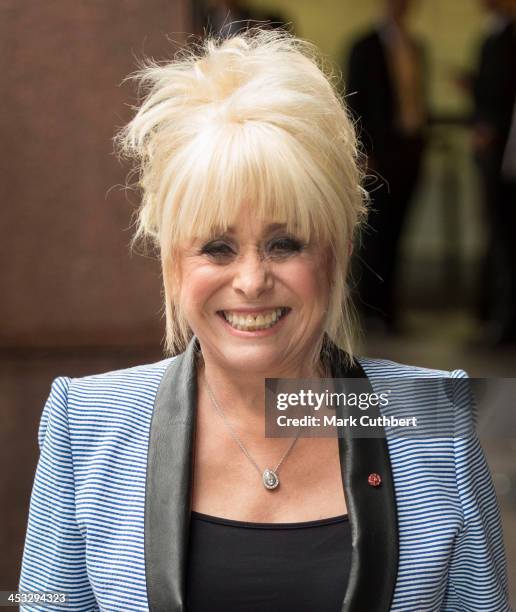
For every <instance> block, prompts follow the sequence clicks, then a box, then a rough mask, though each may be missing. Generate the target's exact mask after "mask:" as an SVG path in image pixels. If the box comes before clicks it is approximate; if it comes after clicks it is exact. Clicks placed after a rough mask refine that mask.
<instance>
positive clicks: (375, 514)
mask: <svg viewBox="0 0 516 612" xmlns="http://www.w3.org/2000/svg"><path fill="white" fill-rule="evenodd" d="M344 357H345V353H344V352H343V351H341V350H340V349H339V348H338V347H337V346H336V345H334V344H333V343H332V344H331V348H330V361H331V371H332V376H333V378H354V379H359V380H357V381H354V383H353V391H354V392H358V393H373V388H372V386H371V383H370V381H369V379H368V377H367V375H366V373H365V372H364V370H363V369H362V367H361V366H360V364H359V363H358V362H357V361H355V365H354V366H352V367H346V366H345V365H344ZM337 410H338V416H345V414H344V410H343V409H342V407H339V408H338V409H337ZM367 414H368V416H369V417H371V418H374V417H377V416H380V412H379V410H378V407H377V406H370V407H369V408H368V410H367ZM377 431H378V430H377ZM384 433H385V432H384ZM339 455H340V466H341V473H342V480H343V485H344V494H345V498H346V505H347V507H348V514H349V522H350V525H351V533H352V546H353V551H352V557H351V569H350V573H349V578H348V586H347V590H346V595H345V598H344V602H343V605H342V612H362V611H363V610H367V612H388V610H390V607H391V601H392V597H393V594H394V588H395V586H396V578H397V574H398V556H399V549H398V519H397V510H396V498H395V495H394V480H393V475H392V470H391V463H390V458H389V449H388V446H387V439H386V437H385V435H383V436H382V437H376V438H358V437H353V436H352V435H351V428H349V427H345V428H342V429H341V430H340V431H339ZM371 474H377V475H379V476H380V479H381V482H380V484H379V486H373V485H372V484H370V483H369V476H370V475H371Z"/></svg>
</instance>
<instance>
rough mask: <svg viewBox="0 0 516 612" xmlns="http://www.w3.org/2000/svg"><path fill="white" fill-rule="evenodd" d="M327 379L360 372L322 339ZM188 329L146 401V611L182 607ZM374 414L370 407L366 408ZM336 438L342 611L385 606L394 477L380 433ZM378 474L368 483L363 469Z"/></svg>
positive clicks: (188, 469)
mask: <svg viewBox="0 0 516 612" xmlns="http://www.w3.org/2000/svg"><path fill="white" fill-rule="evenodd" d="M329 347H330V348H329V353H328V356H329V359H330V365H331V372H332V376H333V377H334V378H358V379H361V382H360V385H361V387H362V391H364V392H369V393H371V392H372V387H371V385H370V382H369V380H368V378H367V376H366V374H365V372H364V371H363V369H362V367H361V366H360V365H359V364H358V363H356V365H355V366H353V367H352V368H347V367H345V365H344V361H343V357H344V356H345V354H344V353H343V351H341V350H340V349H339V348H338V347H336V346H335V345H334V344H333V343H330V344H329ZM198 349H199V344H198V340H197V338H196V337H195V336H194V337H193V338H192V340H191V341H190V343H189V345H188V347H187V349H186V351H185V352H184V353H182V354H181V355H178V356H177V357H176V358H175V359H174V360H173V361H172V362H171V363H170V365H169V367H168V368H167V370H166V371H165V374H164V376H163V379H162V381H161V384H160V387H159V389H158V392H157V395H156V400H155V403H154V411H153V415H152V422H151V428H150V434H149V449H148V461H147V481H146V492H145V566H146V579H147V595H148V602H149V610H150V611H151V612H185V611H186V594H185V584H186V567H187V551H188V533H189V528H190V512H191V505H192V490H193V486H192V485H193V468H194V466H193V457H194V455H193V450H194V440H195V423H196V407H197V381H196V367H195V354H196V352H197V350H198ZM368 414H369V416H371V417H374V416H378V415H379V411H378V408H376V407H371V408H370V409H369V410H368ZM340 436H341V437H339V454H340V463H341V472H342V479H343V485H344V491H345V496H346V503H347V507H348V512H349V520H350V524H351V530H352V538H353V553H352V561H351V570H350V575H349V580H348V587H347V591H346V595H345V598H344V602H343V605H342V612H362V611H363V610H367V611H368V612H387V611H388V610H389V609H390V604H391V600H392V596H393V593H394V587H395V583H396V577H397V570H398V524H397V512H396V500H395V496H394V484H393V477H392V472H391V465H390V460H389V452H388V447H387V441H386V439H385V438H353V437H352V436H351V435H350V429H349V428H344V429H343V430H342V431H341V432H340ZM372 473H375V474H378V475H380V477H381V484H380V486H378V487H373V486H371V485H370V484H369V482H368V477H369V475H370V474H372Z"/></svg>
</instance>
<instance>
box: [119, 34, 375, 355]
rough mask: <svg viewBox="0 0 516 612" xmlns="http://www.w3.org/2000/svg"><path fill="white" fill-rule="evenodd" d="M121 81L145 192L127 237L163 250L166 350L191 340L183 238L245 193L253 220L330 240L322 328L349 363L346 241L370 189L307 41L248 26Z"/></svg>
mask: <svg viewBox="0 0 516 612" xmlns="http://www.w3.org/2000/svg"><path fill="white" fill-rule="evenodd" d="M325 72H326V74H325ZM128 78H131V79H136V80H137V82H138V84H139V86H140V93H143V94H144V99H143V101H142V103H141V105H140V106H139V107H138V108H137V109H136V111H137V112H136V114H135V116H134V118H133V119H132V120H131V121H130V122H129V123H128V124H127V125H126V126H125V127H124V128H123V129H122V130H121V131H120V132H119V134H118V135H117V136H116V142H117V144H118V145H119V150H120V152H121V153H122V154H123V155H126V156H128V157H130V158H132V159H133V160H135V162H136V171H137V172H138V174H139V186H140V188H141V190H142V202H141V206H140V208H139V210H138V216H137V230H136V233H135V235H134V240H133V245H134V243H136V242H138V241H140V239H143V240H144V241H145V240H150V241H151V243H152V244H153V245H154V246H155V247H156V248H157V249H158V250H159V253H160V257H161V263H162V273H163V284H164V290H165V314H166V342H165V344H166V346H165V349H166V351H167V353H168V354H176V353H178V352H182V351H183V350H184V349H185V348H186V345H187V344H188V342H189V340H190V339H191V337H192V331H191V329H190V328H189V326H188V323H187V321H186V320H185V318H184V317H183V316H182V314H181V312H180V309H179V305H178V304H177V303H176V300H175V299H174V297H175V296H174V290H173V289H172V283H171V279H172V278H177V259H178V258H177V254H178V251H179V249H180V248H181V245H182V244H183V243H184V241H187V240H189V239H191V238H192V237H194V236H196V237H199V236H206V237H208V236H210V235H211V234H212V232H213V229H214V228H215V227H216V228H217V229H218V230H220V229H221V228H222V229H226V228H227V227H228V226H229V225H231V224H232V222H233V220H234V219H235V217H236V215H237V214H238V211H239V208H240V206H241V204H242V202H244V201H246V202H251V203H252V205H253V208H254V211H255V212H256V217H257V220H258V221H260V220H261V221H265V220H271V219H273V220H274V221H277V222H282V223H286V225H287V230H288V231H293V232H296V233H297V235H299V236H300V237H301V238H303V239H304V240H307V241H309V240H310V239H315V240H317V241H321V243H322V244H326V245H328V246H329V247H331V252H332V256H333V266H334V267H333V274H332V286H331V290H330V303H329V308H328V312H327V317H326V322H325V330H324V331H325V332H326V334H327V335H328V336H329V338H330V339H331V340H332V341H333V342H334V343H336V344H337V345H338V346H339V347H340V348H342V349H343V350H344V351H346V353H347V354H348V356H349V358H350V360H351V361H352V360H353V345H354V336H355V332H356V329H357V328H356V314H355V311H354V309H353V307H352V304H351V302H350V299H349V291H348V288H347V284H346V276H347V271H348V260H349V253H348V247H349V243H350V242H351V241H352V240H353V237H354V235H355V232H356V230H357V228H358V227H359V226H360V225H361V223H362V221H363V220H364V218H365V214H366V205H365V199H366V197H367V196H366V192H365V191H364V190H363V188H362V187H361V178H362V177H361V173H360V169H359V165H358V163H357V157H358V151H357V141H356V135H355V131H354V127H353V123H352V121H351V120H350V117H349V116H348V112H347V109H346V106H345V104H344V102H343V100H342V99H341V97H340V95H339V93H338V89H337V84H336V82H335V81H336V78H335V76H334V75H333V74H331V73H328V71H327V69H326V67H325V63H324V60H323V59H322V58H321V57H320V56H319V54H318V52H317V49H316V48H315V46H314V45H312V44H311V43H309V42H307V41H304V40H301V39H299V38H296V37H295V36H293V35H292V34H290V33H288V32H286V31H284V30H268V29H260V28H256V27H254V28H250V29H248V30H247V31H244V32H241V33H238V34H237V35H235V36H233V37H231V38H228V39H216V38H208V39H206V40H205V41H203V42H201V43H197V44H196V45H195V46H192V47H189V48H185V49H183V50H182V51H180V52H179V53H178V54H177V55H176V57H175V58H174V60H172V61H169V62H166V63H158V62H156V61H154V60H149V59H147V60H145V62H144V64H143V67H141V69H140V70H139V71H138V72H136V73H135V74H133V75H130V76H129V77H128Z"/></svg>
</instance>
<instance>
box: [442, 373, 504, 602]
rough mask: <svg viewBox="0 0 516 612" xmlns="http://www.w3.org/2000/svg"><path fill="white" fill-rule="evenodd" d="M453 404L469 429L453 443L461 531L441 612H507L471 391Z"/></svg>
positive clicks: (461, 392) (499, 542) (497, 531)
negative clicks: (469, 425)
mask: <svg viewBox="0 0 516 612" xmlns="http://www.w3.org/2000/svg"><path fill="white" fill-rule="evenodd" d="M451 376H452V378H467V377H468V375H467V374H466V372H464V371H463V370H455V371H453V372H452V373H451ZM454 403H455V408H456V414H458V415H459V419H461V420H462V419H463V418H464V415H466V414H467V413H469V415H470V416H469V418H470V419H471V420H472V421H473V426H472V427H471V428H469V433H468V434H466V435H457V436H456V437H455V438H454V455H455V472H456V479H457V488H458V492H459V497H460V502H461V507H462V528H461V530H460V533H459V534H458V536H457V538H456V540H455V543H454V547H453V551H452V557H451V561H450V565H449V584H448V592H447V603H446V605H445V608H444V609H445V610H446V612H452V611H453V612H485V611H486V610H493V611H494V610H496V612H511V605H510V603H509V594H508V581H507V565H506V559H505V550H504V544H503V535H502V523H501V517H500V510H499V508H498V503H497V500H496V493H495V489H494V485H493V480H492V478H491V473H490V471H489V467H488V465H487V461H486V458H485V455H484V451H483V450H482V447H481V445H480V441H479V439H478V436H477V434H476V431H475V421H476V413H474V412H473V411H474V410H475V408H474V401H473V397H472V394H471V391H470V390H469V386H467V385H459V386H458V392H457V394H456V396H455V402H454ZM462 422H464V421H462Z"/></svg>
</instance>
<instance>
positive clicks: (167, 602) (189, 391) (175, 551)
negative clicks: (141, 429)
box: [145, 337, 198, 612]
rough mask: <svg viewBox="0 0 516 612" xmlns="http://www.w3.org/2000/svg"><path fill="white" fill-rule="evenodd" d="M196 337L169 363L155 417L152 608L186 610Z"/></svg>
mask: <svg viewBox="0 0 516 612" xmlns="http://www.w3.org/2000/svg"><path fill="white" fill-rule="evenodd" d="M197 346H198V345H197V339H196V338H195V337H194V338H192V341H191V342H190V344H189V345H188V347H187V350H186V351H185V352H184V353H182V354H181V355H179V356H178V357H177V358H176V359H174V360H173V361H172V362H171V364H170V366H169V367H168V368H167V370H166V372H165V374H164V376H163V379H162V381H161V384H160V386H159V389H158V392H157V395H156V399H155V402H154V410H153V415H152V421H151V428H150V437H149V449H148V456H147V477H146V478H147V480H146V491H145V568H146V578H147V597H148V601H149V610H150V611H151V612H183V611H184V610H186V604H185V578H186V562H187V556H186V555H187V546H188V532H189V528H190V524H189V523H190V511H191V493H192V482H193V480H192V479H193V446H194V445H193V441H194V435H195V417H196V406H197V381H196V368H195V351H196V349H197Z"/></svg>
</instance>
